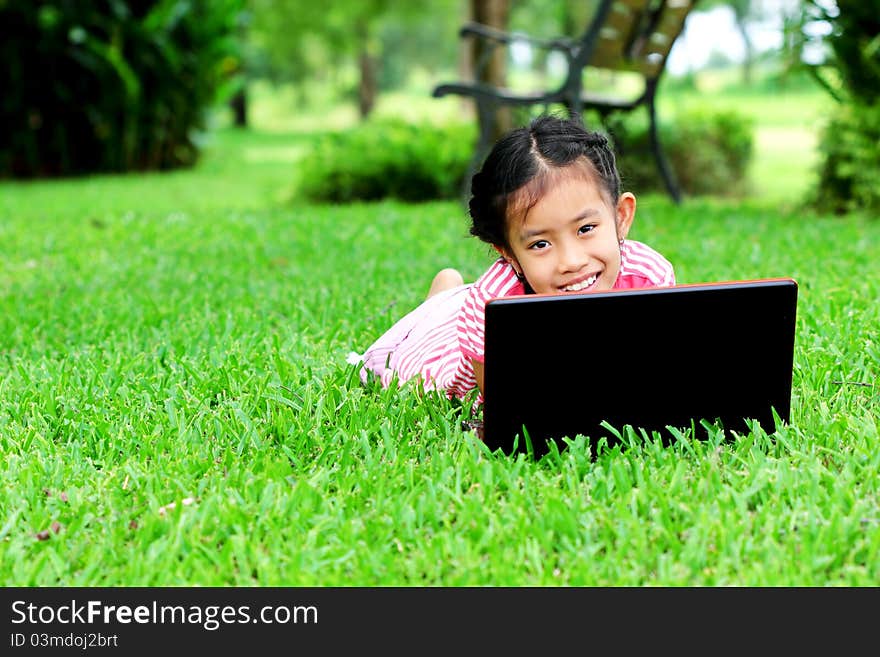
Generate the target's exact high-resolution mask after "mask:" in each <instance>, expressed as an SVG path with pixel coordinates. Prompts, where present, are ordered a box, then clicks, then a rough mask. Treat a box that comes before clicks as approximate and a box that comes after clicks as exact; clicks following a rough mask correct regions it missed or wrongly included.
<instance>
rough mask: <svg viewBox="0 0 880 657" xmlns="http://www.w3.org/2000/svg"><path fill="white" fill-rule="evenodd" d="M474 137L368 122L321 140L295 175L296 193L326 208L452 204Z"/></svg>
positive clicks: (464, 129)
mask: <svg viewBox="0 0 880 657" xmlns="http://www.w3.org/2000/svg"><path fill="white" fill-rule="evenodd" d="M475 137H476V132H475V129H474V128H473V127H471V126H470V125H463V124H461V125H449V126H443V127H437V126H431V125H414V124H411V123H407V122H405V121H402V120H397V119H385V120H370V121H367V122H365V123H362V124H360V125H358V126H357V127H355V128H352V129H350V130H346V131H342V132H333V133H327V134H326V135H324V136H323V137H321V138H320V139H319V140H318V141H317V142H316V145H315V148H314V150H313V152H312V153H311V155H310V156H309V157H308V158H306V160H305V163H306V164H305V165H304V166H303V168H302V169H301V170H300V174H299V186H298V189H299V192H300V193H301V194H302V195H303V196H304V197H305V198H306V199H309V200H312V201H322V202H332V203H347V202H350V201H356V200H362V201H369V200H377V199H382V198H396V199H400V200H403V201H426V200H431V199H444V198H445V199H452V198H457V197H459V196H460V194H461V190H462V184H463V181H464V176H465V174H466V171H467V167H468V164H469V162H470V158H471V156H472V154H473V148H474V139H475Z"/></svg>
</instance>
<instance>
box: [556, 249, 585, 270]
mask: <svg viewBox="0 0 880 657" xmlns="http://www.w3.org/2000/svg"><path fill="white" fill-rule="evenodd" d="M557 253H558V254H559V260H558V265H559V271H560V272H562V273H566V272H571V271H578V270H580V269H581V268H582V267H583V266H584V264H586V261H587V256H586V254H585V253H584V252H583V249H580V248H578V245H575V244H561V245H560V246H559V249H558V251H557Z"/></svg>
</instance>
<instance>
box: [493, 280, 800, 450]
mask: <svg viewBox="0 0 880 657" xmlns="http://www.w3.org/2000/svg"><path fill="white" fill-rule="evenodd" d="M797 290H798V287H797V283H796V282H795V281H794V280H793V279H791V278H773V279H761V280H744V281H724V282H717V283H700V284H690V285H676V286H672V287H664V288H644V289H634V290H611V291H606V292H593V293H582V294H566V295H540V294H537V295H524V296H514V297H505V298H498V299H491V300H490V301H488V302H487V304H486V352H485V353H486V356H485V364H484V384H483V426H482V435H483V439H484V441H485V442H486V444H487V445H488V447H489V448H490V449H492V450H493V451H494V450H495V449H498V448H501V449H502V450H503V451H504V452H506V453H509V454H511V453H513V452H532V453H533V454H534V456H535V457H540V456H542V455H543V454H544V453H546V451H547V450H548V449H549V442H550V441H554V442H556V445H557V447H558V448H559V450H560V451H562V449H564V448H565V446H566V444H565V441H563V440H562V439H563V438H564V437H568V438H572V439H573V438H575V437H576V436H577V435H583V436H584V437H586V438H587V439H589V440H590V441H592V442H593V443H594V447H595V443H597V442H598V441H599V440H600V439H602V438H604V439H606V440H607V441H608V444H609V446H612V445H613V444H614V443H616V442H619V441H620V438H619V437H618V434H620V435H622V434H623V432H624V431H625V430H626V427H627V426H629V427H632V429H633V430H634V431H635V432H636V435H642V433H641V430H642V429H643V430H644V431H645V432H646V433H645V434H644V435H646V436H648V437H651V436H653V432H655V431H656V432H659V434H660V437H661V439H662V440H663V441H664V443H666V444H668V443H669V441H670V439H671V438H672V436H673V434H674V432H673V431H671V430H670V427H672V428H673V429H677V430H679V431H691V432H692V435H693V436H694V437H696V438H705V437H706V436H708V429H707V427H706V423H708V424H709V426H710V427H718V426H720V427H721V428H722V429H723V430H724V432H725V435H726V436H727V437H728V438H732V437H733V436H732V434H731V432H734V431H735V432H738V433H740V434H745V433H748V432H749V431H750V427H749V423H750V422H751V421H757V422H758V423H759V424H760V426H761V428H762V429H763V430H765V431H766V432H768V433H772V432H773V431H775V430H776V428H777V427H776V424H775V418H774V413H775V414H776V415H777V416H778V418H779V419H780V420H781V421H782V422H783V423H788V422H789V419H790V418H789V416H790V411H791V383H792V366H793V356H794V338H795V314H796V309H797ZM606 425H607V426H606ZM608 426H610V427H612V428H613V429H614V430H613V431H610V430H609V429H608ZM526 438H527V439H526ZM594 453H595V451H594Z"/></svg>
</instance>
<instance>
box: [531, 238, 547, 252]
mask: <svg viewBox="0 0 880 657" xmlns="http://www.w3.org/2000/svg"><path fill="white" fill-rule="evenodd" d="M548 246H550V242H548V241H547V240H538V241H537V242H535V243H534V244H530V245H529V248H530V249H534V250H536V251H537V250H540V249H546V248H547V247H548Z"/></svg>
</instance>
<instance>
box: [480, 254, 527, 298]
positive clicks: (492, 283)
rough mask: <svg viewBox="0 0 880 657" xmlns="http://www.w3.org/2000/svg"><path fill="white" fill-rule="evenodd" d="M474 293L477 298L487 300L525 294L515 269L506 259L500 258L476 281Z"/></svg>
mask: <svg viewBox="0 0 880 657" xmlns="http://www.w3.org/2000/svg"><path fill="white" fill-rule="evenodd" d="M472 291H473V293H474V295H475V296H479V297H482V298H483V299H484V300H485V299H491V298H492V297H507V296H511V295H514V294H525V288H524V287H523V284H522V282H520V280H519V279H518V278H517V277H516V272H515V271H514V270H513V267H511V266H510V264H508V262H507V261H506V260H505V259H504V258H500V257H499V258H498V259H497V260H496V261H495V262H493V263H492V264H491V265H490V266H489V268H488V269H487V270H486V271H485V272H483V274H482V276H480V277H479V278H478V279H477V280H476V281H474V284H473V287H472Z"/></svg>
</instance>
